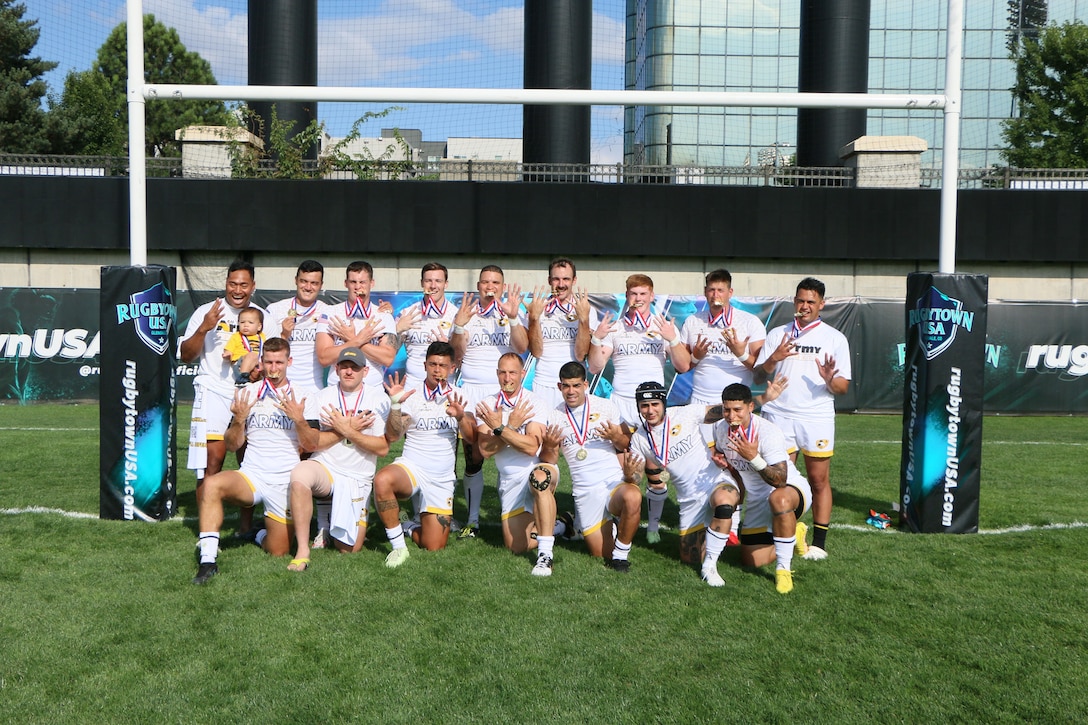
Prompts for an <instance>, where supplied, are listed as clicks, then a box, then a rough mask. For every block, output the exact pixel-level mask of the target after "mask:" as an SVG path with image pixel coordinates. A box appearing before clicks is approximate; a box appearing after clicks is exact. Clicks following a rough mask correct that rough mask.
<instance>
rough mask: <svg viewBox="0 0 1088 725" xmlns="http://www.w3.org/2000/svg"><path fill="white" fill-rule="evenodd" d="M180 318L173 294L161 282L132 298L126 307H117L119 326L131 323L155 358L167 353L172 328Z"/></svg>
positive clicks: (130, 296)
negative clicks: (178, 317)
mask: <svg viewBox="0 0 1088 725" xmlns="http://www.w3.org/2000/svg"><path fill="white" fill-rule="evenodd" d="M177 316H178V310H177V307H175V306H174V304H173V301H172V300H171V299H170V290H168V289H166V285H164V284H163V283H162V282H159V283H158V284H156V285H154V286H152V287H148V288H147V289H145V290H144V291H143V292H134V293H133V294H131V295H129V303H128V304H127V305H117V324H118V325H120V324H122V323H124V322H127V321H128V320H132V322H133V324H134V325H135V326H136V335H137V336H138V337H139V338H140V339H141V340H142V341H143V343H144V344H145V345H147V347H148V348H149V349H150V350H151V351H152V352H154V353H155V354H156V355H163V354H165V353H166V350H167V348H168V347H169V344H170V328H171V327H172V326H173V325H174V321H175V320H176V319H177Z"/></svg>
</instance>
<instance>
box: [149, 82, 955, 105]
mask: <svg viewBox="0 0 1088 725" xmlns="http://www.w3.org/2000/svg"><path fill="white" fill-rule="evenodd" d="M143 96H144V98H145V99H147V100H154V99H171V100H179V101H180V100H213V101H273V102H274V101H300V102H305V101H326V102H347V103H476V104H517V105H531V106H555V105H570V106H727V107H746V108H881V109H886V108H890V109H904V110H925V109H929V110H933V111H940V110H943V109H944V108H945V106H946V105H947V97H946V96H944V95H920V94H917V95H916V94H905V93H756V92H735V91H619V90H596V91H595V90H575V89H552V88H518V89H513V88H355V87H345V86H207V85H191V84H166V83H160V84H144V86H143Z"/></svg>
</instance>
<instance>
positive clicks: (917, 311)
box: [908, 287, 975, 360]
mask: <svg viewBox="0 0 1088 725" xmlns="http://www.w3.org/2000/svg"><path fill="white" fill-rule="evenodd" d="M974 324H975V313H974V312H968V311H967V310H964V309H963V302H961V301H960V300H957V299H953V298H952V297H949V296H948V295H946V294H944V293H943V292H941V291H940V290H939V289H937V288H936V287H930V288H929V291H928V292H926V293H925V294H923V295H922V296H921V297H920V298H918V301H917V302H915V303H914V309H913V310H909V311H908V325H909V326H910V327H917V328H918V341H919V342H920V343H921V344H922V349H923V350H924V351H925V354H926V360H933V359H934V358H936V357H937V356H938V355H940V354H941V353H942V352H944V351H945V350H947V349H948V348H949V347H951V346H952V342H953V341H954V340H955V339H956V331H957V330H958V329H959V328H961V327H962V328H964V329H966V330H967V332H970V331H971V327H972V326H973V325H974Z"/></svg>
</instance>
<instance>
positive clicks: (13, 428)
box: [0, 425, 98, 433]
mask: <svg viewBox="0 0 1088 725" xmlns="http://www.w3.org/2000/svg"><path fill="white" fill-rule="evenodd" d="M0 430H43V431H48V432H50V433H54V432H55V433H64V432H65V431H88V432H90V431H96V430H98V427H97V426H95V427H94V428H35V427H32V426H25V425H19V426H12V427H8V426H3V427H0Z"/></svg>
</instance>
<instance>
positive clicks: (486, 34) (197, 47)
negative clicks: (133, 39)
mask: <svg viewBox="0 0 1088 725" xmlns="http://www.w3.org/2000/svg"><path fill="white" fill-rule="evenodd" d="M258 1H259V0H258ZM23 2H24V3H25V5H26V7H27V12H26V14H25V16H24V19H36V20H37V21H38V27H39V29H40V30H41V37H40V38H39V40H38V45H37V46H36V47H35V49H34V54H35V55H38V56H40V57H42V58H43V59H45V60H51V61H57V62H59V66H58V67H57V69H56V70H54V71H52V72H51V73H49V74H48V75H47V76H46V80H47V82H48V83H49V88H50V92H52V93H55V94H59V93H60V92H61V90H62V89H63V84H64V76H65V75H66V74H67V73H68V71H70V70H77V71H79V70H87V69H89V68H90V67H91V66H92V65H93V63H94V58H95V54H96V53H97V51H98V48H99V47H100V46H101V45H102V44H103V43H104V42H105V40H106V37H107V36H108V35H109V33H110V31H111V30H112V29H113V28H114V27H115V26H116V25H117V24H118V23H120V22H123V21H124V19H125V2H124V0H23ZM624 6H625V3H624V0H595V2H594V20H593V37H594V42H593V87H594V88H597V89H617V88H622V87H623V48H624V38H623V36H624V30H623V27H624ZM246 8H247V2H246V0H217V1H210V2H202V1H198V0H145V2H144V8H143V9H144V12H145V13H152V14H154V15H155V17H156V18H157V19H158V20H160V21H161V22H163V23H165V24H166V25H169V26H172V27H174V28H176V29H177V30H178V33H179V35H180V36H181V40H182V42H183V43H184V44H185V46H186V47H187V48H188V49H189V50H191V51H196V52H198V53H200V55H202V56H203V57H204V58H205V59H207V60H208V61H209V62H210V63H211V65H212V70H213V72H214V73H215V76H216V79H217V80H218V81H219V82H220V83H222V84H240V83H244V82H245V79H246V72H247V70H246V67H247V61H246V49H247V32H248V31H247V17H246ZM318 13H319V18H318V47H319V50H318V69H319V70H318V74H319V75H318V83H319V85H337V86H405V87H411V86H424V87H483V88H520V87H521V83H522V64H523V57H522V45H523V24H522V20H523V0H318ZM401 105H404V104H401ZM366 110H381V108H380V107H374V106H364V105H361V104H332V103H322V104H320V105H319V113H320V116H321V118H322V119H323V120H324V121H325V122H326V124H327V126H328V128H329V131H330V133H332V134H333V135H340V134H343V133H345V132H346V131H347V130H348V128H350V126H351V122H352V121H353V120H354V119H356V118H358V117H359V116H360V115H362V113H363V112H364V111H366ZM592 118H593V121H592V122H593V134H592V135H593V142H592V155H593V160H594V162H599V163H612V162H615V161H618V160H621V159H622V156H623V143H622V133H623V113H622V109H621V108H618V107H598V108H594V110H593V116H592ZM388 126H398V127H400V128H420V129H422V130H423V137H424V139H426V140H429V141H431V140H434V141H437V140H444V139H445V138H447V137H449V136H494V137H519V136H521V109H520V107H517V106H438V105H427V104H418V105H414V106H412V107H408V108H407V109H406V110H404V111H398V112H394V113H393V114H391V115H390V116H389V117H388V118H386V119H383V120H382V121H378V122H374V123H372V124H371V125H369V126H367V127H364V129H363V134H364V135H366V136H377V135H378V134H379V132H380V129H381V127H388Z"/></svg>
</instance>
